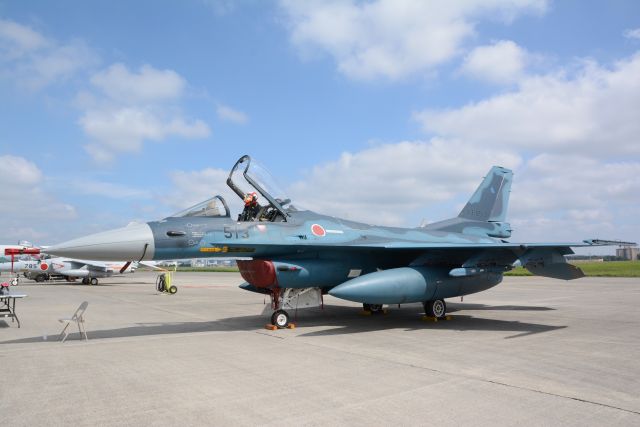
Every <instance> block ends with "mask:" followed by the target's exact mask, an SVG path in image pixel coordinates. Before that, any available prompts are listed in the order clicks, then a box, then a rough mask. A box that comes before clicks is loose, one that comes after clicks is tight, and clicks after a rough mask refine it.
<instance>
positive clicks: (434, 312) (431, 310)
mask: <svg viewBox="0 0 640 427" xmlns="http://www.w3.org/2000/svg"><path fill="white" fill-rule="evenodd" d="M424 312H425V314H426V315H427V316H428V317H435V318H438V319H443V318H444V317H445V316H446V315H447V303H446V302H444V300H443V299H436V300H433V301H427V302H425V303H424Z"/></svg>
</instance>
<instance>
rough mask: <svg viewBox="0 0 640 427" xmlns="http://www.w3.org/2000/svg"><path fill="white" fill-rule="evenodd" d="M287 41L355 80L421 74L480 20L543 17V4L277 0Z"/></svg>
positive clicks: (528, 0)
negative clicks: (332, 61) (321, 56)
mask: <svg viewBox="0 0 640 427" xmlns="http://www.w3.org/2000/svg"><path fill="white" fill-rule="evenodd" d="M280 5H281V8H282V10H283V11H284V15H285V18H284V19H285V23H286V25H287V27H288V29H289V31H290V37H291V42H292V43H293V44H294V45H295V46H296V47H297V48H298V49H299V50H300V51H301V53H302V54H303V55H309V54H312V53H313V52H317V51H320V52H325V53H327V54H329V55H330V56H332V57H333V58H334V59H335V61H336V63H337V65H338V69H339V70H340V72H342V73H343V74H345V75H346V76H348V77H350V78H354V79H365V80H367V79H374V78H378V77H384V78H389V79H398V78H402V77H405V76H408V75H411V74H415V73H426V72H428V71H429V70H432V69H434V68H435V67H437V66H438V65H441V64H443V63H445V62H447V61H448V60H450V59H451V58H453V57H454V56H456V55H457V54H459V52H460V50H461V45H462V43H463V42H464V41H465V40H467V39H468V38H469V37H471V36H472V35H473V34H474V26H475V23H476V22H477V21H478V20H479V19H499V20H503V21H510V20H512V19H514V18H515V17H516V16H517V15H519V14H521V13H526V12H534V13H542V12H544V11H545V10H546V5H547V2H546V1H545V0H519V1H500V0H489V1H487V0H468V1H465V2H451V1H445V0H442V1H440V0H435V1H430V2H426V1H422V0H377V1H373V2H356V1H306V2H299V1H295V0H282V1H281V2H280Z"/></svg>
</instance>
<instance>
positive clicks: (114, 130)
mask: <svg viewBox="0 0 640 427" xmlns="http://www.w3.org/2000/svg"><path fill="white" fill-rule="evenodd" d="M91 82H92V84H93V85H94V86H95V88H96V89H97V92H96V93H94V94H91V93H82V94H80V95H79V97H78V98H79V102H78V103H79V106H80V107H81V108H83V109H85V111H84V113H83V115H82V117H80V119H79V123H80V125H81V127H82V129H83V131H84V132H85V134H86V135H87V136H89V137H90V138H91V140H92V142H91V143H89V144H87V145H86V146H85V149H86V150H87V152H88V153H89V154H90V155H91V156H92V157H93V159H94V160H95V161H97V162H99V163H102V162H108V161H111V160H113V158H114V156H115V155H116V154H118V153H133V152H138V151H140V150H141V149H142V146H143V143H144V141H162V140H164V139H167V138H169V137H180V138H187V139H198V138H206V137H207V136H209V134H210V132H211V131H210V129H209V126H208V125H207V124H206V123H205V122H203V121H202V120H198V119H188V118H184V117H182V115H181V114H180V113H179V112H177V111H178V110H179V108H178V107H179V103H180V101H181V100H182V98H183V97H184V91H185V87H186V81H185V80H184V79H183V78H182V77H181V76H180V75H179V74H178V73H176V72H175V71H173V70H158V69H155V68H153V67H151V66H149V65H144V66H142V67H140V69H139V70H138V72H131V71H129V70H128V69H127V67H125V66H124V65H122V64H114V65H112V66H110V67H109V68H107V69H106V70H103V71H101V72H99V73H97V74H95V75H94V76H93V77H92V78H91Z"/></svg>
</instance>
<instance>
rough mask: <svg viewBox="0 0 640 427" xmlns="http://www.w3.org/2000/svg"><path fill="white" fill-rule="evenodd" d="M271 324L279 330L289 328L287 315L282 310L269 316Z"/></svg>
mask: <svg viewBox="0 0 640 427" xmlns="http://www.w3.org/2000/svg"><path fill="white" fill-rule="evenodd" d="M271 324H272V325H276V326H277V327H278V328H280V329H284V328H286V327H287V326H289V313H287V312H286V311H284V310H276V311H274V312H273V314H272V315H271Z"/></svg>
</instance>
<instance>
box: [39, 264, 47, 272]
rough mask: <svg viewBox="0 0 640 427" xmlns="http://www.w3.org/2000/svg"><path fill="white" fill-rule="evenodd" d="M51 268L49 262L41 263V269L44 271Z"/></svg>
mask: <svg viewBox="0 0 640 427" xmlns="http://www.w3.org/2000/svg"><path fill="white" fill-rule="evenodd" d="M48 268H49V265H48V264H47V263H44V262H43V263H42V264H40V270H42V271H46V270H47V269H48Z"/></svg>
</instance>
